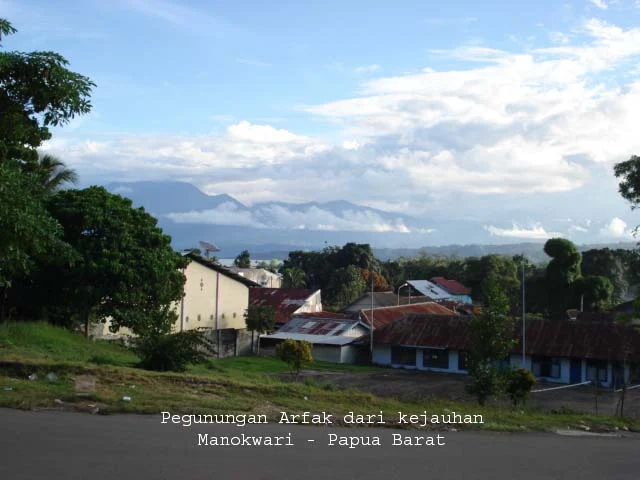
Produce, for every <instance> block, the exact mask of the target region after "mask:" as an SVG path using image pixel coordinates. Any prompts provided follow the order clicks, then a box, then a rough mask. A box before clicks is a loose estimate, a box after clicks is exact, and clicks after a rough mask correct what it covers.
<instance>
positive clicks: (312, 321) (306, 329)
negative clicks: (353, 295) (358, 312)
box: [276, 314, 368, 336]
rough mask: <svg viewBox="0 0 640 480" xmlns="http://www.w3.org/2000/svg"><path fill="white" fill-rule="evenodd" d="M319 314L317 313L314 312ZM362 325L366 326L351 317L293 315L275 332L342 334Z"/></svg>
mask: <svg viewBox="0 0 640 480" xmlns="http://www.w3.org/2000/svg"><path fill="white" fill-rule="evenodd" d="M315 315H319V314H315ZM358 324H360V325H362V326H365V327H366V328H368V325H366V324H364V323H363V322H361V321H360V320H358V319H352V318H322V317H321V316H315V317H307V316H304V317H299V316H295V317H293V318H292V319H291V320H290V321H289V322H287V323H286V324H285V325H283V326H282V327H280V328H279V329H278V331H277V332H276V333H284V332H289V333H304V334H307V335H329V336H332V335H343V334H344V333H345V332H346V331H348V330H350V329H352V328H353V327H355V326H356V325H358Z"/></svg>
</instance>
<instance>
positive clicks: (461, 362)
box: [458, 352, 469, 370]
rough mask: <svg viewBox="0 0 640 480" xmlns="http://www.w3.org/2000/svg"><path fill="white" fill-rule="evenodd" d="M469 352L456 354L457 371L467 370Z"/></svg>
mask: <svg viewBox="0 0 640 480" xmlns="http://www.w3.org/2000/svg"><path fill="white" fill-rule="evenodd" d="M468 365H469V352H458V370H468V368H469V366H468Z"/></svg>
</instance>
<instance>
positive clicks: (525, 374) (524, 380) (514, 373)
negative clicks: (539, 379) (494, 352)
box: [505, 368, 536, 405]
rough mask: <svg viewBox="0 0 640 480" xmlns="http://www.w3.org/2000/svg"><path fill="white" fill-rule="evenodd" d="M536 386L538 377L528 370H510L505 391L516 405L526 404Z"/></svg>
mask: <svg viewBox="0 0 640 480" xmlns="http://www.w3.org/2000/svg"><path fill="white" fill-rule="evenodd" d="M535 384H536V377H534V376H533V373H531V372H530V371H529V370H527V369H526V368H518V369H517V370H510V371H508V372H507V373H506V374H505V391H506V393H507V395H509V398H510V399H511V401H512V402H513V404H514V405H517V404H518V403H525V402H526V401H527V398H528V397H529V393H531V389H532V388H533V386H534V385H535Z"/></svg>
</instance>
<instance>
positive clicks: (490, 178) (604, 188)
mask: <svg viewBox="0 0 640 480" xmlns="http://www.w3.org/2000/svg"><path fill="white" fill-rule="evenodd" d="M0 16H2V17H5V18H7V19H8V20H10V21H11V22H12V24H13V26H14V27H15V28H17V29H18V33H17V34H16V35H13V36H11V37H8V38H4V39H3V41H2V48H5V49H8V50H21V51H33V50H52V51H56V52H58V53H61V54H62V55H64V56H65V57H66V58H67V59H68V60H69V62H70V68H71V69H72V70H74V71H76V72H79V73H82V74H83V75H87V76H88V77H90V78H91V79H92V80H93V81H94V82H95V83H96V88H95V89H94V91H93V93H92V105H93V109H92V112H91V113H90V114H89V115H86V116H83V117H79V118H76V119H74V120H72V121H71V122H70V123H69V124H68V125H66V126H64V127H63V128H56V129H54V131H53V133H54V136H53V139H52V140H51V141H49V142H47V143H46V144H45V145H44V146H43V150H44V151H47V152H50V153H54V154H56V155H58V156H59V157H60V158H61V159H63V160H64V161H65V162H66V163H67V164H69V165H70V166H71V167H73V168H75V169H76V170H77V172H78V173H79V175H80V177H81V181H82V185H89V184H106V183H109V182H114V181H139V180H181V181H187V182H190V183H193V184H194V185H196V186H197V187H199V188H200V189H201V190H202V191H204V192H206V193H208V194H221V193H226V194H229V195H231V196H233V197H234V198H236V199H238V200H239V201H241V202H243V203H244V204H246V205H252V204H256V203H260V202H271V201H282V202H307V201H320V202H323V201H330V200H348V201H351V202H354V203H356V204H359V205H365V206H368V207H373V208H377V209H381V210H385V211H388V212H395V213H397V214H398V215H400V214H403V215H412V216H414V217H416V218H418V219H422V220H421V222H422V224H420V225H419V226H418V227H417V228H419V229H420V230H421V231H423V232H427V231H437V229H438V225H439V222H444V221H451V220H457V221H464V220H465V219H469V220H474V221H475V222H476V224H477V225H481V227H478V228H482V229H483V231H484V232H485V233H486V234H487V235H488V236H489V237H490V238H491V239H492V240H493V241H494V243H500V242H502V241H516V240H518V241H528V240H543V239H545V238H549V237H551V236H565V237H567V238H570V239H575V240H580V241H583V242H605V241H630V240H633V236H632V230H633V228H634V227H635V225H637V224H638V223H640V217H639V216H638V214H637V212H632V211H631V209H630V208H629V205H628V204H627V203H626V202H625V201H624V200H623V199H622V198H621V197H620V195H619V194H618V192H617V181H616V179H615V177H614V176H613V165H614V164H615V163H617V162H620V161H624V160H627V159H629V158H630V157H631V155H634V154H636V155H640V132H638V125H640V0H615V1H614V0H581V1H577V0H576V1H561V0H553V1H547V0H540V1H535V2H533V1H527V2H525V1H522V2H512V1H490V0H488V1H484V2H475V1H456V0H453V1H449V2H435V1H402V0H395V1H393V2H389V1H386V2H377V1H372V0H367V1H360V0H352V1H344V0H342V1H333V0H324V1H322V2H283V1H277V0H274V1H271V2H263V1H234V2H210V1H204V0H203V1H187V0H185V1H178V0H111V1H108V2H106V1H98V0H82V1H71V0H58V1H56V2H50V1H47V0H43V1H40V0H0ZM178 213H180V212H178ZM210 213H211V214H213V215H215V214H216V212H210ZM325 213H326V212H325ZM367 221H369V220H367V219H365V220H363V221H362V222H361V223H362V224H363V228H364V227H365V225H364V223H366V222H367ZM418 223H420V222H418ZM402 228H404V229H405V230H406V227H405V226H404V224H403V225H402ZM406 233H411V232H410V231H407V232H406ZM458 243H465V242H464V239H463V238H461V239H459V242H458Z"/></svg>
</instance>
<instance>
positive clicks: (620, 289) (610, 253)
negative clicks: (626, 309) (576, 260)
mask: <svg viewBox="0 0 640 480" xmlns="http://www.w3.org/2000/svg"><path fill="white" fill-rule="evenodd" d="M621 252H624V251H622V250H611V249H609V248H599V249H591V250H587V251H586V252H583V253H582V274H583V275H585V276H601V277H606V278H608V279H609V281H610V282H611V285H612V288H613V290H612V294H611V300H612V301H613V302H614V303H619V302H621V301H622V299H623V298H624V297H625V295H626V294H627V290H628V289H629V281H628V279H627V267H626V266H625V263H624V262H625V257H626V255H621V254H620V253H621Z"/></svg>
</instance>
